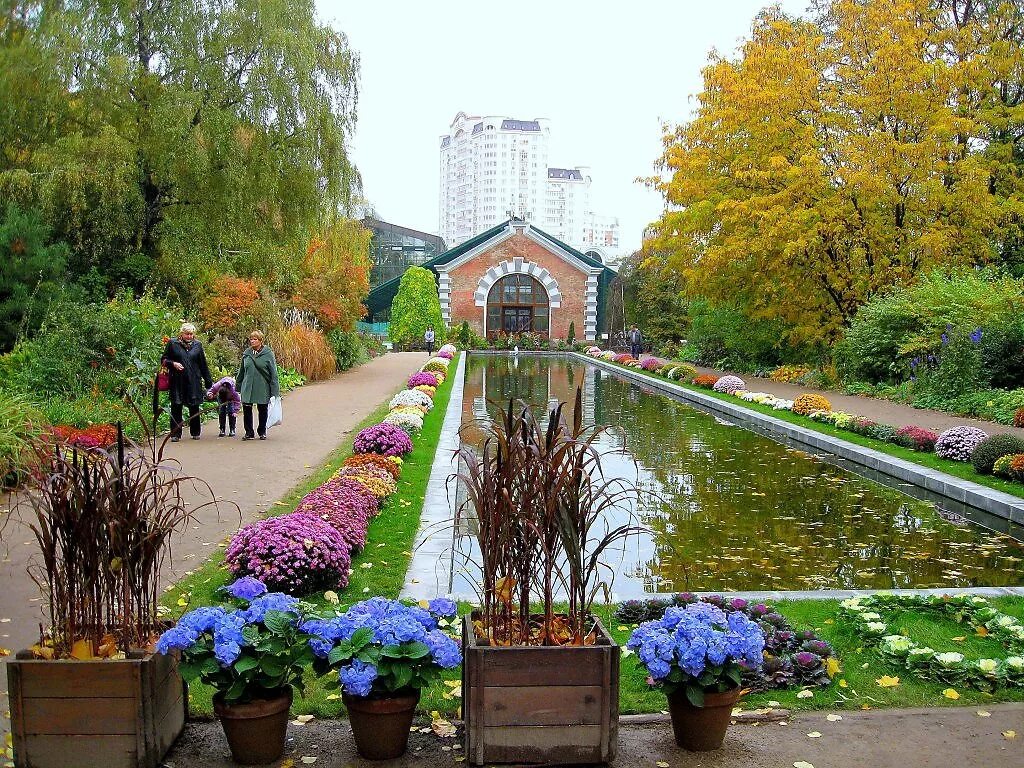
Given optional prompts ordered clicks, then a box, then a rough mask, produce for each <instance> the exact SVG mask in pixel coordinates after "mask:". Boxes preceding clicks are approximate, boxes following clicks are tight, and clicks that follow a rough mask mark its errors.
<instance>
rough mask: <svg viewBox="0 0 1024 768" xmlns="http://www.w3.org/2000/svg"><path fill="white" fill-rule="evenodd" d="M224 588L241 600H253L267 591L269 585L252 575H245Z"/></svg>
mask: <svg viewBox="0 0 1024 768" xmlns="http://www.w3.org/2000/svg"><path fill="white" fill-rule="evenodd" d="M224 590H225V591H226V592H227V593H228V594H229V595H231V596H232V597H234V598H237V599H239V600H253V599H255V598H257V597H259V596H260V595H265V594H266V593H267V585H266V584H264V583H263V582H262V581H260V580H259V579H254V578H253V577H252V576H244V577H242V578H241V579H238V580H237V581H235V582H234V583H233V584H229V585H228V586H226V587H224Z"/></svg>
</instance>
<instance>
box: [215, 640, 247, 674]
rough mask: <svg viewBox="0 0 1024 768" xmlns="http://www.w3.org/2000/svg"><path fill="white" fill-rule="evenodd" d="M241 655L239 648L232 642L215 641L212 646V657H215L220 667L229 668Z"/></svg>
mask: <svg viewBox="0 0 1024 768" xmlns="http://www.w3.org/2000/svg"><path fill="white" fill-rule="evenodd" d="M241 654H242V648H241V646H239V644H238V643H236V642H234V641H233V640H226V641H221V642H217V641H215V642H214V644H213V655H214V656H216V657H217V661H219V662H220V663H221V666H224V667H230V666H231V665H232V664H234V663H235V661H236V660H237V659H238V657H239V656H241Z"/></svg>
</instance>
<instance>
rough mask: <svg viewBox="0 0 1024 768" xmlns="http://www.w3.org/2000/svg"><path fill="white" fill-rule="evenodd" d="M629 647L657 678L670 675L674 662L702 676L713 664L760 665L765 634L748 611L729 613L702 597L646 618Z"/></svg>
mask: <svg viewBox="0 0 1024 768" xmlns="http://www.w3.org/2000/svg"><path fill="white" fill-rule="evenodd" d="M626 646H627V647H628V648H631V649H633V650H635V651H636V654H637V657H638V658H639V659H640V661H641V662H642V663H643V665H644V666H645V667H647V671H648V672H649V673H650V675H651V677H652V678H653V679H654V680H655V681H661V680H664V679H665V678H666V677H668V676H669V674H671V672H672V669H673V667H677V668H679V669H681V670H682V671H683V672H684V673H686V675H688V676H689V677H691V678H697V677H700V676H701V675H702V674H703V673H704V672H705V671H706V670H707V669H708V668H709V667H716V668H724V667H726V666H727V665H729V664H736V665H743V666H745V667H746V666H749V667H753V668H757V667H759V666H760V665H761V660H762V652H763V651H764V633H763V632H762V631H761V628H760V627H759V626H758V625H757V624H756V623H754V622H753V621H751V620H750V619H749V618H747V617H746V616H745V615H743V614H742V613H739V612H732V613H730V614H728V616H727V615H726V613H725V612H724V611H723V610H721V609H720V608H718V607H716V606H714V605H711V604H709V603H704V602H699V603H692V604H690V605H687V606H685V607H673V608H669V609H667V610H666V611H665V615H664V617H663V618H661V619H659V620H657V621H648V622H644V623H643V624H641V625H640V626H639V627H637V628H636V630H634V631H633V633H632V635H630V638H629V641H628V642H627V643H626Z"/></svg>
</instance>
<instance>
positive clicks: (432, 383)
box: [408, 371, 437, 389]
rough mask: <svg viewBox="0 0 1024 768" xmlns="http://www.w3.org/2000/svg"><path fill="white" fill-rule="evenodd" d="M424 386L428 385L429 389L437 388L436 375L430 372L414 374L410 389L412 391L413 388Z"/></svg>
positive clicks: (410, 381)
mask: <svg viewBox="0 0 1024 768" xmlns="http://www.w3.org/2000/svg"><path fill="white" fill-rule="evenodd" d="M424 384H426V385H427V386H428V387H436V386H437V377H436V376H434V374H432V373H431V372H430V371H420V372H419V373H414V374H413V375H412V376H410V377H409V381H408V385H409V389H412V388H413V387H419V386H422V385H424Z"/></svg>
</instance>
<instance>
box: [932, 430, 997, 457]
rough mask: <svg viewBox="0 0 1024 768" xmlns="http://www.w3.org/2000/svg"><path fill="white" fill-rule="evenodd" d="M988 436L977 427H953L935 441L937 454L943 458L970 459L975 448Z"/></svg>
mask: <svg viewBox="0 0 1024 768" xmlns="http://www.w3.org/2000/svg"><path fill="white" fill-rule="evenodd" d="M987 437H988V435H987V434H985V432H983V431H982V430H980V429H978V428H977V427H968V426H959V427H951V428H949V429H947V430H946V431H945V432H943V433H942V434H941V435H939V439H938V440H936V441H935V454H936V455H937V456H938V457H939V458H941V459H952V460H953V461H970V458H971V454H972V453H973V452H974V449H975V448H977V447H978V445H979V444H980V443H981V441H983V440H985V439H986V438H987Z"/></svg>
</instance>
